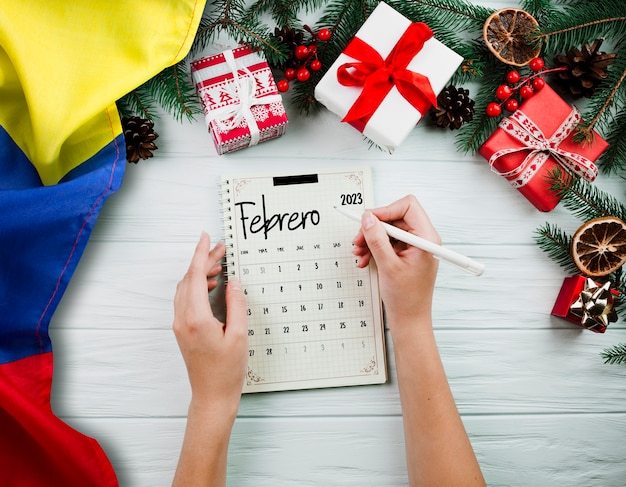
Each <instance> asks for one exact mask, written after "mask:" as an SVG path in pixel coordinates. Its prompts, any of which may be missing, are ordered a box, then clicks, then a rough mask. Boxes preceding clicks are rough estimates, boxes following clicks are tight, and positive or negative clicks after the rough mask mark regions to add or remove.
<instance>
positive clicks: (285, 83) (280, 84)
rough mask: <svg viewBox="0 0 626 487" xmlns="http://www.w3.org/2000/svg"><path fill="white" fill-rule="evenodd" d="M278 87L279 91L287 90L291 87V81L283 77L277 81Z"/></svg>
mask: <svg viewBox="0 0 626 487" xmlns="http://www.w3.org/2000/svg"><path fill="white" fill-rule="evenodd" d="M276 88H278V91H281V92H283V93H284V92H285V91H287V90H288V89H289V81H287V80H286V79H281V80H279V81H278V82H277V83H276Z"/></svg>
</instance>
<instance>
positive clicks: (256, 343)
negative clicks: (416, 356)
mask: <svg viewBox="0 0 626 487" xmlns="http://www.w3.org/2000/svg"><path fill="white" fill-rule="evenodd" d="M281 176H282V175H281ZM286 176H288V177H285V178H281V181H283V182H281V185H280V186H275V185H274V184H273V182H274V178H273V177H271V176H255V177H246V178H238V177H234V178H226V179H225V180H224V186H225V188H226V189H225V192H224V205H225V210H224V218H225V222H226V224H227V230H228V233H227V245H228V247H229V256H228V258H227V267H228V273H229V274H230V275H233V276H236V277H238V279H239V280H240V281H241V284H242V287H243V289H244V293H245V295H246V298H247V304H248V339H249V356H248V376H247V380H246V382H245V385H244V392H256V391H259V392H261V391H274V390H286V389H304V388H313V387H335V386H346V385H358V384H369V383H381V382H385V381H386V377H387V373H386V360H385V352H384V332H383V326H382V313H381V305H380V297H379V294H378V280H377V275H376V272H375V269H374V268H372V267H369V268H367V269H358V268H357V267H356V259H355V257H354V256H353V255H352V247H353V246H352V242H351V241H352V238H353V236H354V235H355V234H356V231H357V230H358V224H354V222H350V221H348V220H347V219H345V217H343V216H342V215H340V214H339V213H338V212H336V211H335V210H334V208H333V206H336V205H339V204H342V203H344V204H350V205H351V206H352V207H353V208H354V209H357V210H359V209H360V210H362V209H363V208H365V207H366V206H369V205H371V201H370V200H369V198H370V195H371V193H372V190H371V175H370V173H369V169H368V168H354V169H349V170H337V171H330V172H320V173H318V174H317V175H315V180H316V182H315V183H313V184H311V183H310V181H311V180H312V179H313V178H312V177H311V175H307V181H309V183H308V184H299V183H295V184H285V183H284V181H291V180H292V179H293V180H297V178H298V177H299V176H298V175H286Z"/></svg>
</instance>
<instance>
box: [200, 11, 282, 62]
mask: <svg viewBox="0 0 626 487" xmlns="http://www.w3.org/2000/svg"><path fill="white" fill-rule="evenodd" d="M213 5H214V8H213V9H212V10H211V13H209V14H208V15H206V16H204V17H203V18H202V19H201V20H200V25H199V27H198V30H197V32H196V37H195V38H194V42H193V45H192V48H191V51H192V52H198V51H201V50H203V49H205V48H206V47H207V46H208V45H209V44H210V43H211V42H212V40H213V39H214V38H215V37H216V36H217V35H218V34H219V33H221V32H224V33H226V34H227V35H228V36H229V37H230V38H232V39H236V40H237V41H238V42H241V43H245V44H247V45H249V46H250V47H251V48H253V49H257V48H258V49H262V50H263V52H264V53H265V55H266V57H267V60H268V62H272V63H273V64H280V63H281V62H282V61H284V60H285V58H286V55H287V54H286V52H285V50H284V49H281V48H280V47H279V46H278V42H277V41H276V40H275V39H273V38H272V37H271V35H270V34H271V32H270V31H269V28H268V27H267V26H266V25H264V24H263V23H262V22H261V21H260V20H259V19H258V18H256V17H254V16H247V15H246V11H247V4H246V2H245V1H244V0H217V1H215V2H214V3H213Z"/></svg>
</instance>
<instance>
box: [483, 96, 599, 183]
mask: <svg viewBox="0 0 626 487" xmlns="http://www.w3.org/2000/svg"><path fill="white" fill-rule="evenodd" d="M579 121H580V113H579V112H578V110H577V109H576V108H572V111H571V113H570V114H569V116H568V117H567V118H566V119H565V120H564V121H563V123H562V124H561V126H560V127H559V128H558V129H557V130H556V131H555V132H554V134H553V135H552V137H551V138H548V137H546V136H545V135H544V133H543V132H542V131H541V129H540V128H539V127H538V126H537V124H536V123H535V122H533V121H532V120H531V119H530V118H529V117H528V116H526V114H525V113H524V112H523V111H522V110H516V111H515V112H514V113H513V114H512V115H511V116H510V117H509V118H504V119H502V120H501V121H500V128H501V129H502V130H504V131H505V132H506V133H507V134H509V135H510V136H511V137H513V138H515V139H517V140H518V141H519V142H521V143H522V144H523V145H522V146H521V147H512V148H506V149H501V150H499V151H496V152H494V153H493V154H492V155H491V157H490V158H489V164H490V165H491V167H492V169H493V164H494V163H495V162H496V160H498V158H500V157H502V156H504V155H506V154H510V153H512V152H520V151H529V154H528V155H527V156H526V157H525V158H524V160H523V161H522V162H521V163H520V164H519V166H517V167H516V168H514V169H512V170H510V171H507V172H501V173H500V174H502V176H504V177H506V178H507V179H508V180H509V181H510V182H511V184H512V185H513V186H514V187H516V188H519V187H521V186H524V185H525V184H526V183H527V182H528V181H530V180H531V179H532V178H533V177H534V175H535V174H536V173H537V171H539V168H540V167H541V166H542V165H543V164H544V162H546V161H547V160H548V158H549V157H550V156H552V157H554V159H555V160H556V161H557V162H558V163H559V164H560V165H561V166H563V167H564V168H566V169H569V170H570V171H572V172H573V173H575V174H577V175H579V176H581V177H583V178H585V179H586V180H588V181H593V180H594V179H595V178H596V176H597V175H598V168H597V167H596V165H595V164H594V163H593V162H592V161H590V160H589V159H587V158H586V157H584V156H582V155H581V154H577V153H575V152H570V151H566V150H563V149H562V148H560V147H559V146H560V144H561V142H563V141H564V140H565V139H566V138H567V137H568V136H569V135H570V133H571V132H572V131H573V130H574V128H575V127H576V124H577V123H578V122H579Z"/></svg>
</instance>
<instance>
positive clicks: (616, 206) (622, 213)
mask: <svg viewBox="0 0 626 487" xmlns="http://www.w3.org/2000/svg"><path fill="white" fill-rule="evenodd" d="M549 178H550V180H551V183H552V185H551V186H552V190H553V191H555V192H556V193H557V194H558V195H559V196H561V197H562V200H561V204H562V205H563V206H564V207H565V208H567V209H568V210H570V211H571V212H572V214H573V215H575V216H576V217H577V218H579V219H581V220H583V221H588V220H591V219H592V218H597V217H601V216H614V217H617V218H619V219H621V220H624V221H626V207H624V205H623V204H622V203H621V202H620V201H619V200H618V199H617V198H615V197H614V196H611V195H609V194H608V193H606V192H604V191H602V190H600V189H598V188H597V186H595V185H594V184H593V183H590V182H589V181H586V180H584V179H582V178H573V177H572V178H565V181H564V178H563V173H562V171H561V170H560V169H558V168H557V169H555V170H554V171H553V172H552V173H551V174H550V175H549Z"/></svg>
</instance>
